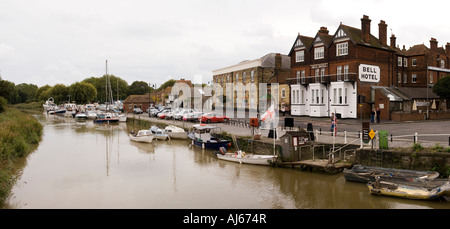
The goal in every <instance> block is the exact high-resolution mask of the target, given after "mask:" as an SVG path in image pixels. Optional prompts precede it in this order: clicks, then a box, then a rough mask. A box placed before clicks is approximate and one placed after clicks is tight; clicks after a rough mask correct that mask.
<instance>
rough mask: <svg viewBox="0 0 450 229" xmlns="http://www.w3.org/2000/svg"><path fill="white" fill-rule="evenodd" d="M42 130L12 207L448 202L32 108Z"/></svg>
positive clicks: (257, 206) (442, 205)
mask: <svg viewBox="0 0 450 229" xmlns="http://www.w3.org/2000/svg"><path fill="white" fill-rule="evenodd" d="M36 117H37V118H38V119H39V120H40V121H41V122H42V123H43V124H44V136H43V140H42V142H41V143H40V145H39V147H38V149H37V150H36V151H35V152H34V153H32V154H31V155H30V156H29V157H28V160H27V164H26V166H25V168H24V169H23V174H22V176H21V178H20V179H19V180H18V181H17V183H16V185H15V187H14V188H13V190H12V193H13V194H12V196H11V198H10V200H9V206H10V207H11V208H33V209H42V208H50V209H61V208H64V209H67V208H94V209H104V208H125V209H130V208H131V209H134V208H136V209H139V208H146V209H205V208H211V209H272V208H274V209H297V208H299V209H305V208H306V209H372V208H376V209H391V208H401V209H410V208H413V209H415V208H447V209H448V208H450V202H445V201H444V202H440V201H414V200H406V199H398V198H391V197H382V196H372V195H370V194H369V191H368V188H367V187H366V185H365V184H362V183H354V182H348V181H346V180H345V178H344V176H343V174H342V173H341V174H337V175H325V174H321V173H315V172H305V171H299V170H293V169H286V168H274V167H269V166H267V167H266V166H254V165H240V164H238V163H233V162H225V161H220V160H218V159H217V158H215V157H214V156H213V154H212V151H208V150H202V149H199V148H191V147H189V141H187V140H186V141H184V140H170V141H154V142H153V143H152V144H144V143H135V142H131V141H130V140H129V138H128V133H129V131H130V130H133V126H131V125H127V124H126V123H121V124H118V125H99V124H94V123H92V121H87V122H85V123H79V122H75V121H74V120H73V119H72V118H64V117H57V116H56V117H55V116H46V115H38V116H36Z"/></svg>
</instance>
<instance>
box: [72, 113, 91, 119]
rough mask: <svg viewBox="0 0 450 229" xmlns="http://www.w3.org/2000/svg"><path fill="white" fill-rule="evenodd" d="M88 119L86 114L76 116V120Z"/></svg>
mask: <svg viewBox="0 0 450 229" xmlns="http://www.w3.org/2000/svg"><path fill="white" fill-rule="evenodd" d="M87 118H88V117H87V115H86V113H78V114H76V115H75V119H76V120H86V119H87Z"/></svg>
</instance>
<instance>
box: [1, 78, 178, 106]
mask: <svg viewBox="0 0 450 229" xmlns="http://www.w3.org/2000/svg"><path fill="white" fill-rule="evenodd" d="M108 79H109V82H110V84H108V88H109V87H110V88H111V91H112V96H113V99H114V100H117V99H119V100H124V99H126V98H127V97H128V96H129V95H144V94H146V93H153V92H154V91H153V90H154V88H153V87H150V86H149V84H148V83H147V82H144V81H134V82H133V83H132V84H131V85H128V83H127V82H126V81H125V80H123V79H121V78H120V77H117V76H114V75H103V76H102V77H90V78H86V79H84V80H83V81H81V82H75V83H73V84H71V85H69V86H66V85H64V84H56V85H54V86H50V85H48V84H47V85H45V86H42V87H38V86H37V85H34V84H27V83H21V84H18V85H15V84H14V83H13V82H10V81H7V80H2V79H1V78H0V97H3V98H4V99H6V100H7V101H8V103H11V104H17V103H30V102H44V101H46V100H47V99H48V98H50V97H53V99H54V102H55V103H56V104H61V103H65V102H73V101H75V102H76V103H78V104H83V103H94V102H97V103H105V101H106V99H107V97H108V96H109V94H107V93H106V87H107V84H106V82H107V80H108ZM174 83H175V81H174V80H169V81H167V82H165V83H164V84H163V85H161V86H160V87H159V88H158V89H157V91H159V90H161V89H164V88H165V87H167V86H173V84H174Z"/></svg>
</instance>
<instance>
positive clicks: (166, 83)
mask: <svg viewBox="0 0 450 229" xmlns="http://www.w3.org/2000/svg"><path fill="white" fill-rule="evenodd" d="M176 82H177V81H176V80H173V79H171V80H167V81H166V82H164V83H163V84H161V86H160V87H159V88H158V89H157V90H156V91H161V90H164V89H166V88H167V87H173V85H175V83H176Z"/></svg>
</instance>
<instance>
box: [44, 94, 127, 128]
mask: <svg viewBox="0 0 450 229" xmlns="http://www.w3.org/2000/svg"><path fill="white" fill-rule="evenodd" d="M121 106H122V104H121V103H120V102H117V103H114V104H111V105H105V104H84V105H77V104H75V103H65V104H61V105H56V104H55V103H54V100H53V98H51V97H50V98H49V99H48V100H47V101H46V102H45V103H44V104H43V107H44V110H45V111H46V112H47V114H49V115H60V116H72V117H73V118H75V119H76V120H77V121H79V120H93V122H95V123H116V122H126V121H127V116H126V115H125V114H122V113H121V112H120V110H121Z"/></svg>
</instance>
